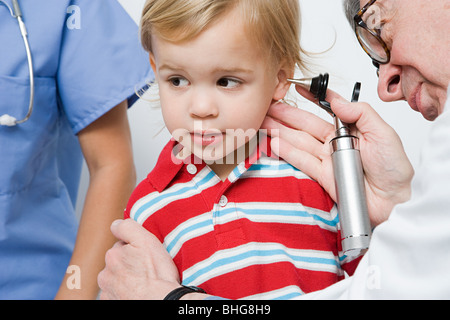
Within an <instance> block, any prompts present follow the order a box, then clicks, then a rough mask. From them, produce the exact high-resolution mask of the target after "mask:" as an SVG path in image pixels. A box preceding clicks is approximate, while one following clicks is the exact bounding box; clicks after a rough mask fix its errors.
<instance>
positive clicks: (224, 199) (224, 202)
mask: <svg viewBox="0 0 450 320" xmlns="http://www.w3.org/2000/svg"><path fill="white" fill-rule="evenodd" d="M227 203H228V198H227V197H226V196H221V197H220V200H219V205H220V206H221V207H225V206H226V205H227Z"/></svg>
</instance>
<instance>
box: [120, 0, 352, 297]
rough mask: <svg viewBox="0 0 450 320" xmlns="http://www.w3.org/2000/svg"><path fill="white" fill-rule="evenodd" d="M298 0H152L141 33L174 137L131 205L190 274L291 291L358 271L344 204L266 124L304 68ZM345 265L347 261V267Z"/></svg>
mask: <svg viewBox="0 0 450 320" xmlns="http://www.w3.org/2000/svg"><path fill="white" fill-rule="evenodd" d="M299 23H300V9H299V4H298V0H277V1H274V0H193V1H168V0H149V1H147V3H146V6H145V9H144V12H143V18H142V25H141V37H142V42H143V45H144V47H145V48H146V50H148V51H149V53H150V62H151V65H152V67H153V70H154V71H155V74H156V79H157V82H158V85H159V94H160V101H161V107H162V113H163V117H164V121H165V123H166V126H167V128H168V130H169V131H170V132H171V134H172V135H173V137H174V139H172V141H170V142H169V144H168V145H167V146H166V147H165V148H164V150H163V151H162V153H161V155H160V158H159V160H158V163H157V165H156V167H155V168H154V170H153V171H152V172H151V173H150V174H149V176H148V177H147V179H145V180H144V181H143V182H141V184H140V185H139V186H138V187H137V188H136V190H135V191H134V193H133V195H132V197H131V199H130V202H129V205H128V207H127V210H126V213H125V217H126V218H132V219H135V220H136V221H138V222H139V223H141V224H142V225H143V226H144V227H146V228H147V229H148V230H149V231H150V232H152V233H153V234H154V235H156V236H157V237H158V238H159V239H160V241H161V242H162V243H163V244H164V245H165V246H166V248H167V250H168V252H169V253H170V254H171V256H172V257H173V259H174V262H175V264H176V266H177V267H178V270H179V272H180V277H181V279H182V284H183V285H190V286H198V287H201V288H202V289H204V290H205V291H206V292H207V293H208V294H212V295H216V296H221V297H224V298H229V299H240V298H255V299H288V298H294V297H296V296H299V295H301V294H303V293H307V292H311V291H315V290H319V289H323V288H325V287H327V286H329V285H331V284H333V283H335V282H337V281H338V280H340V279H342V278H343V277H344V272H343V269H344V268H348V272H349V273H351V272H352V269H353V268H354V267H355V264H356V260H354V261H349V258H346V257H342V256H341V253H340V241H339V234H338V217H337V210H336V206H335V205H334V203H333V201H332V200H331V199H330V198H329V196H328V195H327V194H326V193H325V192H324V190H323V189H322V188H321V187H320V186H319V185H318V184H317V183H316V182H315V181H313V180H311V179H310V178H309V177H307V176H305V175H304V174H303V173H302V172H300V171H298V170H296V169H295V168H294V167H292V166H291V165H289V164H287V163H286V162H284V161H283V160H280V159H277V158H276V157H275V156H274V155H272V153H271V150H270V147H269V146H270V143H269V138H268V137H267V136H266V135H264V134H263V133H261V131H260V130H259V129H260V126H261V124H262V122H263V120H264V118H265V116H266V112H267V110H268V108H269V106H270V105H271V104H272V103H275V102H276V101H278V100H281V99H282V98H283V97H284V96H285V95H286V93H287V91H288V89H289V84H288V82H287V78H289V77H291V76H293V74H294V71H295V66H296V65H297V66H299V67H300V68H303V65H302V59H301V48H300V44H299V33H300V30H299V29H300V27H299ZM346 270H347V269H346Z"/></svg>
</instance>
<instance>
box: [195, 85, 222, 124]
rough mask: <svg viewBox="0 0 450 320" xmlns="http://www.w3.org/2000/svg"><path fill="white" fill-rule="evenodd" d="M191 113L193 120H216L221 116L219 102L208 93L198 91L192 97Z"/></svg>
mask: <svg viewBox="0 0 450 320" xmlns="http://www.w3.org/2000/svg"><path fill="white" fill-rule="evenodd" d="M189 113H190V115H191V117H193V118H202V119H204V118H215V117H217V116H218V115H219V109H218V107H217V101H215V99H214V97H213V96H212V95H209V94H208V93H207V92H204V91H201V90H196V92H195V94H194V95H193V97H192V101H191V104H190V108H189Z"/></svg>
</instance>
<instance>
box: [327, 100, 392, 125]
mask: <svg viewBox="0 0 450 320" xmlns="http://www.w3.org/2000/svg"><path fill="white" fill-rule="evenodd" d="M331 109H332V110H333V112H334V113H335V114H336V116H337V117H338V118H339V119H341V120H342V122H345V123H348V124H355V125H356V128H358V130H359V131H360V132H361V133H363V134H364V133H370V132H372V133H375V132H379V131H380V130H385V129H386V126H388V124H387V123H386V122H385V121H384V120H383V119H382V118H381V117H380V115H379V114H378V113H377V112H376V111H375V109H373V108H372V107H371V106H370V105H369V104H368V103H365V102H353V103H352V102H349V101H347V100H345V99H344V98H342V97H336V98H335V99H333V100H331Z"/></svg>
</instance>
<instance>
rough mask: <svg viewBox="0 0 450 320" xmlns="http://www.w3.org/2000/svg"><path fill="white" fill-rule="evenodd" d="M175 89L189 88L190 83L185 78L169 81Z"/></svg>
mask: <svg viewBox="0 0 450 320" xmlns="http://www.w3.org/2000/svg"><path fill="white" fill-rule="evenodd" d="M168 81H169V82H170V83H171V84H172V85H173V86H174V87H177V88H179V87H187V86H188V85H189V81H188V80H187V79H185V78H183V77H172V78H169V80H168Z"/></svg>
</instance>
